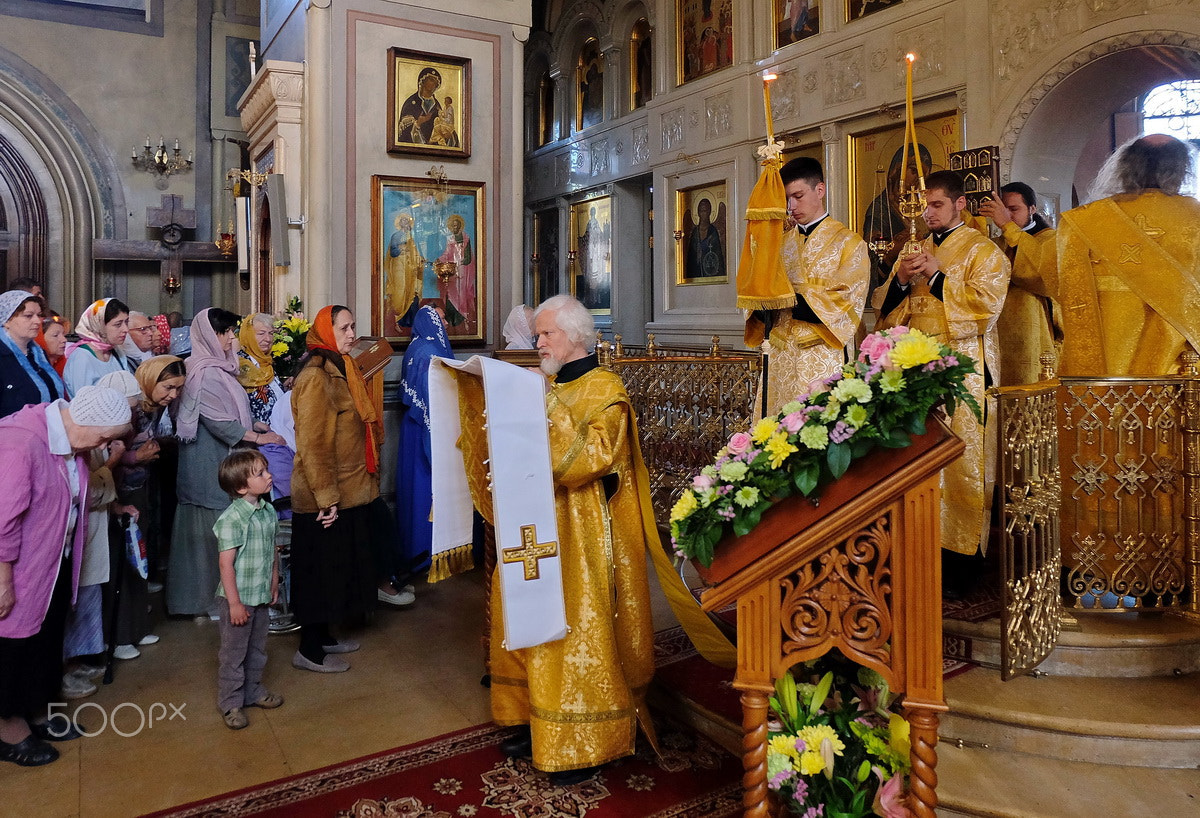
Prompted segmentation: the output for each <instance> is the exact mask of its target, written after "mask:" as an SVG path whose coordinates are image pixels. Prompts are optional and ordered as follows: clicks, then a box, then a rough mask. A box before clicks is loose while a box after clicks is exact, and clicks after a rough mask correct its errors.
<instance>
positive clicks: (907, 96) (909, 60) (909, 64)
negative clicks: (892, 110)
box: [904, 51, 925, 180]
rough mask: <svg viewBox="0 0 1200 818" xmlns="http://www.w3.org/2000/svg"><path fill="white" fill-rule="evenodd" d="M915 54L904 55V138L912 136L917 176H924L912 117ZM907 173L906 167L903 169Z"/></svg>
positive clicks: (920, 177)
mask: <svg viewBox="0 0 1200 818" xmlns="http://www.w3.org/2000/svg"><path fill="white" fill-rule="evenodd" d="M916 59H917V55H916V54H913V53H912V52H911V51H910V52H909V53H907V54H905V55H904V60H905V63H906V67H905V79H904V109H905V111H906V112H907V113H908V124H907V132H908V133H907V134H906V139H907V136H908V135H909V134H911V136H912V146H913V156H914V157H915V158H916V160H917V178H918V179H922V180H923V179H924V178H925V169H924V168H922V167H921V147H920V143H919V142H918V141H917V122H916V120H915V119H914V118H913V90H912V69H913V63H914V62H915V61H916ZM904 172H905V173H907V172H908V171H907V168H906V169H905V171H904Z"/></svg>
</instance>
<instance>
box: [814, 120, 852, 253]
mask: <svg viewBox="0 0 1200 818" xmlns="http://www.w3.org/2000/svg"><path fill="white" fill-rule="evenodd" d="M821 146H822V148H823V153H824V157H823V161H822V163H821V164H823V165H824V166H825V190H826V194H825V207H827V208H828V209H829V212H830V213H849V212H850V191H849V190H847V189H846V184H845V181H844V180H846V179H849V178H850V168H849V165H848V160H847V156H846V150H845V148H844V147H843V140H842V127H841V126H840V125H838V124H836V123H832V124H829V125H822V126H821ZM831 179H832V180H835V183H834V184H832V185H831V184H830V180H831ZM851 221H853V219H851ZM848 226H849V227H850V229H851V230H857V229H858V228H857V227H856V226H855V225H853V224H851V225H848Z"/></svg>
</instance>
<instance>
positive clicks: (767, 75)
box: [762, 69, 778, 82]
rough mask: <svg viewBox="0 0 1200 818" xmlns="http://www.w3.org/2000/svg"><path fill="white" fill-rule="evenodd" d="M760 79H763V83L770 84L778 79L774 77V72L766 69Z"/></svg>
mask: <svg viewBox="0 0 1200 818" xmlns="http://www.w3.org/2000/svg"><path fill="white" fill-rule="evenodd" d="M762 78H763V82H771V81H773V80H776V79H778V76H776V74H775V72H773V71H771V70H770V69H767V70H766V71H763V75H762Z"/></svg>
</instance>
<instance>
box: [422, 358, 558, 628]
mask: <svg viewBox="0 0 1200 818" xmlns="http://www.w3.org/2000/svg"><path fill="white" fill-rule="evenodd" d="M449 367H453V368H454V369H457V370H459V371H460V372H464V373H467V374H470V375H474V376H475V377H478V378H481V379H482V381H483V393H484V403H485V405H486V407H487V408H486V410H485V417H484V418H483V423H484V424H485V426H484V428H485V429H486V431H487V444H488V461H487V468H488V473H489V485H490V488H491V492H492V506H493V512H494V517H495V527H496V574H497V576H498V577H499V579H500V593H501V594H502V595H503V599H504V605H503V609H504V646H505V648H506V649H508V650H519V649H521V648H529V647H533V646H534V645H541V644H543V643H545V642H553V641H554V640H556V639H562V638H563V637H564V636H566V635H567V615H566V607H565V605H564V603H563V590H562V563H561V560H560V559H559V555H558V522H557V517H556V514H555V508H554V480H553V469H552V467H551V464H550V436H549V433H548V430H547V419H546V386H545V379H544V378H543V377H542V376H541V375H539V374H537V373H535V372H530V371H529V370H527V369H523V368H521V367H519V366H514V365H513V364H510V363H506V362H505V361H500V360H497V359H495V358H484V357H481V356H479V355H476V356H473V357H472V358H470V359H469V360H467V361H454V360H450V359H448V358H434V359H433V365H432V366H430V368H429V399H430V406H429V417H430V426H431V430H430V431H431V442H432V447H431V448H432V466H433V474H432V477H433V496H434V498H435V499H434V514H433V553H434V555H435V556H436V555H437V554H438V553H440V552H441V551H444V550H446V549H450V548H455V547H458V546H459V545H461V543H462V542H463V541H464V540H463V537H464V535H465V536H466V538H467V541H469V540H470V531H471V510H472V505H471V493H470V490H469V488H468V485H467V473H466V467H465V465H464V463H463V456H462V453H461V452H460V451H459V450H458V447H457V441H458V438H459V435H460V434H461V432H462V427H461V423H460V419H459V407H458V400H459V395H458V387H457V385H456V384H455V381H454V376H453V375H451V373H450V372H449V371H448V368H449Z"/></svg>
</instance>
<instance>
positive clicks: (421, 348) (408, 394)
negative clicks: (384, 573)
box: [396, 306, 454, 582]
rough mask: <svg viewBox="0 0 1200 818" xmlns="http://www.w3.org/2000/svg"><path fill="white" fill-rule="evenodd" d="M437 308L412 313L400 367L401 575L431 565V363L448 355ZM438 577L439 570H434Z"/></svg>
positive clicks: (398, 477) (398, 498) (403, 579)
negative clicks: (410, 338)
mask: <svg viewBox="0 0 1200 818" xmlns="http://www.w3.org/2000/svg"><path fill="white" fill-rule="evenodd" d="M453 356H454V353H453V352H452V351H451V350H450V339H449V338H447V337H446V324H445V321H444V319H443V318H442V316H441V314H440V312H439V310H438V309H437V308H435V307H430V306H425V307H421V309H419V310H418V311H417V315H416V318H414V319H413V334H412V342H411V343H410V344H409V345H408V349H407V350H406V351H405V353H404V362H403V364H402V365H401V368H400V391H399V398H400V404H401V406H403V409H402V411H401V415H400V449H399V454H398V456H397V459H396V522H397V526H398V528H399V529H400V581H401V582H407V581H408V580H409V579H411V578H412V577H414V576H416V574H417V573H418V572H420V571H424V570H426V569H427V568H429V564H430V557H429V555H430V550H431V547H432V542H433V523H432V522H430V519H429V513H430V510H431V508H432V505H433V476H432V468H433V467H432V454H431V452H430V437H429V432H430V430H429V365H430V362H431V361H432V360H433V358H434V357H441V358H451V357H453ZM433 578H434V579H440V578H442V577H441V572H436V571H435V572H434V576H433Z"/></svg>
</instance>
